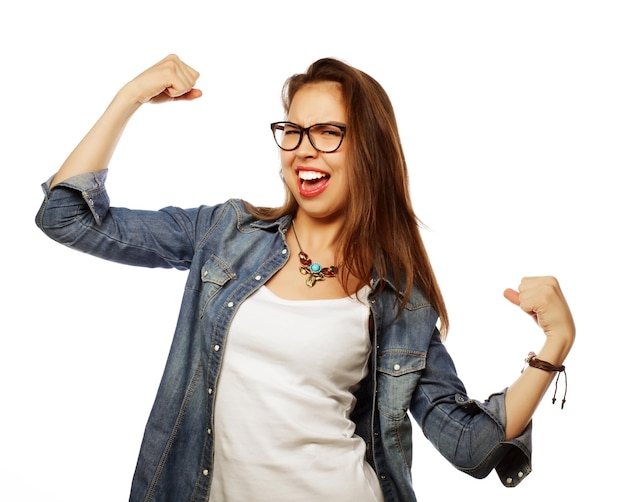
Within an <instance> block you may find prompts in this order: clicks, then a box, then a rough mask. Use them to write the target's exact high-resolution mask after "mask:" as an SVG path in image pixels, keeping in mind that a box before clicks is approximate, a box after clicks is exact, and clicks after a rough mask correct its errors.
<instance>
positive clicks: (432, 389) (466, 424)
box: [412, 336, 532, 487]
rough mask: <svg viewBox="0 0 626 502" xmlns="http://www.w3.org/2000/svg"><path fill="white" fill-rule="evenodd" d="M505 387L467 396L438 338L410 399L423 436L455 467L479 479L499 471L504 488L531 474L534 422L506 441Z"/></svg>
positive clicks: (514, 484) (436, 337)
mask: <svg viewBox="0 0 626 502" xmlns="http://www.w3.org/2000/svg"><path fill="white" fill-rule="evenodd" d="M505 395H506V389H504V390H502V391H501V392H497V393H494V394H492V395H491V396H490V397H489V398H488V399H487V400H485V401H478V400H475V399H471V398H469V397H468V395H467V393H466V391H465V387H464V385H463V383H462V382H461V381H460V379H459V378H458V377H457V374H456V370H455V368H454V365H453V362H452V359H451V358H450V356H449V354H448V351H447V350H446V349H445V348H444V346H443V344H442V343H441V340H440V338H439V337H438V336H435V337H434V339H433V341H432V343H431V347H430V349H429V352H428V362H427V364H426V368H425V370H424V373H423V375H422V378H421V379H420V385H419V387H418V391H417V392H416V393H415V395H414V398H413V402H412V414H413V416H414V418H415V419H416V421H417V423H418V424H419V425H420V426H421V427H422V430H423V432H424V434H425V436H426V437H427V438H428V439H429V440H430V442H431V443H433V445H434V446H435V447H436V448H437V449H438V450H439V451H440V452H441V453H442V454H443V456H444V457H446V459H447V460H448V461H449V462H451V463H452V464H453V465H454V466H455V467H456V468H457V469H459V470H461V471H463V472H465V473H467V474H469V475H471V476H473V477H476V478H484V477H486V476H487V475H488V474H489V473H490V472H491V471H492V470H494V469H495V470H496V472H497V474H498V477H499V478H500V481H501V482H502V484H503V485H504V486H507V487H513V486H517V485H518V484H519V483H520V482H521V481H522V480H524V479H525V478H526V476H527V475H528V474H530V472H531V470H532V469H531V452H532V443H531V439H532V422H531V423H529V425H528V426H527V427H526V429H525V430H524V432H523V433H522V434H521V435H520V436H519V437H516V438H513V439H510V440H506V439H505V426H506V410H505V404H504V399H505Z"/></svg>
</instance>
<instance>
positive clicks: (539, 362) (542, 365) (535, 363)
mask: <svg viewBox="0 0 626 502" xmlns="http://www.w3.org/2000/svg"><path fill="white" fill-rule="evenodd" d="M524 361H525V362H526V364H527V365H528V366H530V367H531V368H537V369H539V370H543V371H556V372H557V373H558V374H557V376H556V382H555V383H554V395H553V396H552V404H554V403H555V401H556V391H557V389H558V386H559V378H560V377H561V373H563V376H564V378H565V392H564V393H563V399H562V400H561V409H563V407H564V406H565V396H567V373H566V372H565V365H561V366H555V365H554V364H551V363H549V362H548V361H544V360H543V359H538V358H537V354H535V353H534V352H529V353H528V356H527V357H526V359H525V360H524ZM522 371H524V369H522Z"/></svg>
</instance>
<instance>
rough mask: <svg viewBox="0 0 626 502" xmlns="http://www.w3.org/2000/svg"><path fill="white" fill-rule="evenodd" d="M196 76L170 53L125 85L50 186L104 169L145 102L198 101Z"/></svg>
mask: <svg viewBox="0 0 626 502" xmlns="http://www.w3.org/2000/svg"><path fill="white" fill-rule="evenodd" d="M199 76H200V74H199V73H198V72H197V71H195V70H194V69H193V68H191V67H190V66H188V65H187V64H185V63H183V62H182V61H181V60H180V59H179V58H178V57H177V56H175V55H173V54H170V55H169V56H167V57H165V58H164V59H162V60H161V61H159V62H158V63H157V64H155V65H154V66H152V67H150V68H148V69H147V70H146V71H144V72H143V73H141V74H140V75H138V76H137V77H135V78H134V79H133V80H131V81H130V82H128V83H127V84H126V85H125V86H124V87H122V89H120V91H119V92H118V93H117V94H116V96H115V98H113V101H111V103H110V104H109V106H108V107H107V109H106V110H105V112H104V113H103V114H102V116H101V117H100V118H99V119H98V121H97V122H96V123H95V124H94V126H93V127H92V128H91V130H90V131H89V132H88V133H87V135H86V136H85V137H84V138H83V139H82V140H81V142H80V143H79V144H78V145H77V146H76V148H75V149H74V150H73V151H72V153H71V154H70V155H69V156H68V158H67V159H66V160H65V162H64V163H63V165H62V166H61V168H60V169H59V171H58V172H57V174H56V175H55V176H54V178H53V180H52V183H51V185H50V186H51V187H53V186H54V185H56V184H57V183H60V182H61V181H63V180H66V179H67V178H70V177H71V176H75V175H77V174H83V173H87V172H94V171H100V170H102V169H106V168H107V167H108V165H109V162H110V160H111V157H112V156H113V152H114V151H115V147H116V146H117V143H118V141H119V139H120V137H121V136H122V133H123V132H124V129H125V127H126V124H127V123H128V121H129V120H130V118H131V117H132V116H133V114H134V113H135V111H137V109H139V107H140V106H141V105H142V104H144V103H148V102H151V103H161V102H164V101H172V100H180V99H182V100H191V99H196V98H199V97H200V96H202V92H201V91H200V90H199V89H195V88H194V85H195V83H196V80H197V79H198V77H199Z"/></svg>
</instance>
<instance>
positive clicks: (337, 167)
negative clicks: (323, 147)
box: [281, 82, 349, 220]
mask: <svg viewBox="0 0 626 502" xmlns="http://www.w3.org/2000/svg"><path fill="white" fill-rule="evenodd" d="M346 115H347V114H346V108H345V105H344V102H343V96H342V94H341V88H340V86H339V84H337V83H335V82H320V83H315V84H307V85H305V86H304V87H302V88H301V89H300V90H299V91H298V92H296V94H295V96H294V97H293V100H292V102H291V107H290V109H289V114H288V116H287V120H288V121H289V122H293V123H295V124H298V125H299V126H301V127H309V126H311V125H313V124H322V123H332V124H337V125H343V126H345V125H346V120H347V116H346ZM348 134H349V133H348ZM347 141H348V138H344V140H343V142H342V144H341V146H340V147H339V149H338V150H337V151H335V152H332V153H322V152H318V151H317V150H316V149H315V148H313V145H311V142H310V141H309V138H308V137H307V135H306V134H304V135H303V138H302V142H301V143H300V145H299V146H298V148H296V149H295V150H293V151H291V152H286V151H283V150H281V164H282V172H283V178H284V180H285V183H286V184H287V187H288V188H289V190H290V191H291V193H292V194H293V196H294V197H295V199H296V200H297V202H298V205H299V210H298V212H299V213H300V212H302V211H304V213H306V214H307V215H309V216H311V217H313V218H319V219H327V220H335V219H337V218H341V217H342V216H343V209H344V207H345V205H346V200H347V197H348V172H347V166H346V153H345V151H346V143H347Z"/></svg>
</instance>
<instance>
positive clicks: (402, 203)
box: [249, 58, 449, 337]
mask: <svg viewBox="0 0 626 502" xmlns="http://www.w3.org/2000/svg"><path fill="white" fill-rule="evenodd" d="M318 82H336V83H338V84H340V86H341V91H342V95H343V99H344V103H345V105H346V109H347V124H346V139H348V141H346V143H345V144H346V146H345V148H346V158H347V159H348V161H347V162H348V172H349V174H348V176H349V180H350V183H349V198H348V201H347V205H346V220H345V224H344V227H343V229H342V233H341V236H340V238H339V242H338V250H339V254H340V255H341V256H343V257H344V264H343V266H342V267H341V268H340V271H341V277H340V280H341V281H342V284H343V286H344V289H345V290H346V293H347V294H350V293H354V291H348V290H347V289H348V288H347V284H348V277H349V276H352V277H356V278H357V279H358V286H357V290H358V289H360V288H361V287H363V286H365V285H366V284H369V283H370V282H371V279H372V274H373V273H376V275H378V277H380V278H381V279H385V278H389V279H390V280H392V281H393V284H394V285H395V287H396V299H397V301H398V304H399V309H398V313H399V312H400V311H401V310H402V309H403V308H404V307H405V306H406V303H407V302H408V299H409V293H410V291H411V288H412V286H413V284H417V285H418V286H419V287H420V288H421V289H422V291H423V292H424V294H425V295H426V297H427V298H428V300H429V301H430V303H431V305H432V306H433V308H434V309H435V310H436V311H437V314H438V315H439V320H440V329H441V333H442V336H443V337H445V334H446V332H447V330H448V324H449V323H448V314H447V310H446V306H445V303H444V300H443V296H442V294H441V291H440V289H439V285H438V283H437V280H436V277H435V274H434V272H433V269H432V266H431V263H430V259H429V258H428V254H427V252H426V249H425V247H424V243H423V241H422V237H421V235H420V226H421V223H420V221H419V219H418V218H417V216H416V215H415V212H414V211H413V206H412V204H411V198H410V195H409V183H408V169H407V165H406V160H405V157H404V152H403V150H402V145H401V143H400V136H399V132H398V126H397V123H396V117H395V113H394V110H393V106H392V104H391V101H390V99H389V97H388V95H387V93H386V92H385V90H384V89H383V88H382V86H381V85H380V84H379V83H378V82H377V81H376V80H374V79H373V78H372V77H370V76H369V75H368V74H366V73H364V72H362V71H360V70H358V69H356V68H354V67H352V66H350V65H348V64H346V63H344V62H342V61H340V60H337V59H333V58H324V59H320V60H318V61H316V62H314V63H313V64H312V65H311V66H309V68H308V70H307V71H306V73H300V74H295V75H293V76H291V77H290V78H288V79H287V80H286V82H285V84H284V87H283V93H282V99H283V107H284V110H285V113H286V114H287V113H288V112H289V108H290V106H291V102H292V101H293V98H294V96H295V95H296V93H297V92H298V90H299V89H301V88H302V87H303V86H305V85H307V84H313V83H318ZM285 191H286V198H285V202H284V204H283V205H282V206H281V207H277V208H255V207H252V206H250V205H249V209H250V211H251V212H252V214H253V215H255V217H257V218H259V219H263V220H273V219H276V218H278V217H281V216H284V215H286V214H293V213H295V212H296V209H297V202H296V200H295V198H294V197H293V195H292V194H291V192H290V191H289V190H288V189H287V188H286V187H285ZM381 287H384V285H383V284H382V281H381Z"/></svg>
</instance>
